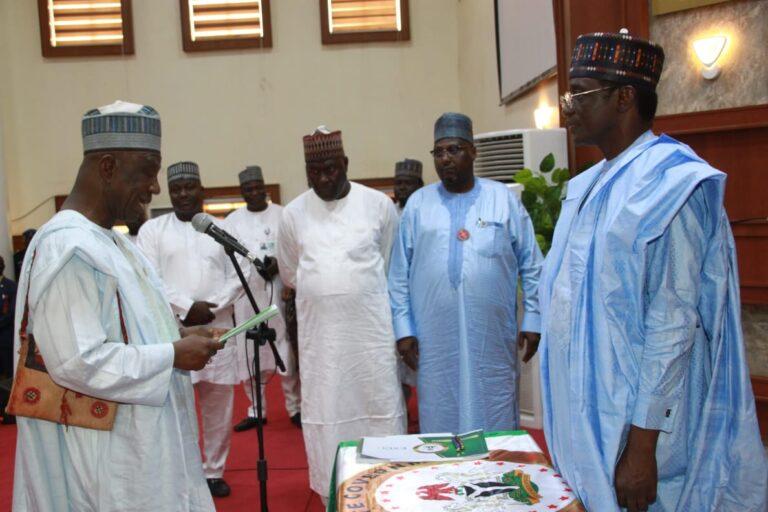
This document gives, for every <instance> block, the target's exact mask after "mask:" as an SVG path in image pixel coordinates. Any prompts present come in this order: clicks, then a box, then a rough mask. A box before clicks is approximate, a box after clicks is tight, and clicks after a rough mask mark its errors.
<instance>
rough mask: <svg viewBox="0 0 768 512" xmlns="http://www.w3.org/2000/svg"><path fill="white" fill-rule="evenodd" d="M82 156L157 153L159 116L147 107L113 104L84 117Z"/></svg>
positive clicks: (89, 112)
mask: <svg viewBox="0 0 768 512" xmlns="http://www.w3.org/2000/svg"><path fill="white" fill-rule="evenodd" d="M82 132H83V152H86V153H87V152H89V151H101V150H107V149H148V150H152V151H160V114H158V113H157V111H156V110H155V109H153V108H152V107H149V106H147V105H138V104H136V103H127V102H125V101H119V100H118V101H116V102H114V103H112V104H111V105H105V106H103V107H99V108H95V109H93V110H89V111H88V112H86V113H85V115H84V116H83V123H82Z"/></svg>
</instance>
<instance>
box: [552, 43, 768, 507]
mask: <svg viewBox="0 0 768 512" xmlns="http://www.w3.org/2000/svg"><path fill="white" fill-rule="evenodd" d="M663 61H664V52H663V50H662V49H661V47H659V46H656V45H654V44H652V43H649V42H648V41H644V40H641V39H637V38H634V37H631V36H629V35H628V34H626V33H621V34H608V33H598V34H589V35H583V36H580V37H579V38H578V39H577V41H576V45H575V47H574V52H573V58H572V62H571V69H570V87H571V91H569V92H568V93H566V94H565V95H564V96H563V98H562V99H561V105H562V108H563V114H564V116H565V118H566V123H567V126H568V129H569V131H570V132H571V134H572V135H573V138H574V140H575V142H576V144H579V145H596V146H598V147H599V148H600V150H601V151H602V153H603V155H604V156H605V159H604V160H602V161H601V162H599V163H597V164H596V165H595V166H593V167H592V168H590V169H588V170H586V171H584V172H583V173H581V174H580V175H578V176H576V177H575V178H573V179H572V180H571V181H570V183H569V187H568V195H567V197H566V199H565V201H564V203H563V207H562V212H561V215H560V219H559V220H558V223H557V227H556V229H555V234H554V240H553V243H552V248H551V250H550V252H549V254H548V256H547V261H546V263H545V265H544V270H543V271H542V276H541V286H540V289H539V296H540V301H541V311H542V347H541V379H542V398H543V402H544V430H545V434H546V438H547V444H548V446H549V450H550V453H551V455H552V459H553V462H554V463H555V466H556V467H557V468H558V470H559V471H560V472H561V474H562V475H563V477H564V478H565V479H566V481H567V482H568V483H569V484H570V486H571V487H572V488H573V489H574V491H575V492H576V494H577V495H578V496H579V498H580V499H581V500H582V502H583V503H584V505H585V506H586V508H587V509H588V510H599V511H601V512H614V511H618V510H620V509H627V510H629V511H630V512H634V511H644V510H649V511H654V512H662V511H663V512H672V511H681V512H683V511H696V512H705V511H706V512H710V511H717V512H748V511H749V512H763V511H765V510H766V486H767V485H768V470H766V458H765V451H764V448H763V446H762V443H761V441H760V434H759V430H758V426H757V418H756V415H755V399H754V396H753V394H752V389H751V386H750V380H749V371H748V369H747V366H746V362H745V355H744V343H743V340H742V332H741V322H740V311H739V308H740V302H739V280H738V275H737V268H736V254H735V250H734V242H733V237H732V235H731V230H730V226H729V223H728V218H727V216H726V213H725V209H724V208H723V196H724V189H725V175H724V174H723V173H721V172H719V171H717V170H715V169H713V168H712V167H711V166H709V165H708V164H707V163H706V162H705V161H703V160H702V159H701V158H700V157H699V156H697V155H696V153H694V152H693V151H692V150H691V148H689V147H688V146H686V145H684V144H681V143H680V142H678V141H676V140H674V139H672V138H670V137H667V136H665V135H662V136H660V137H657V136H656V135H654V134H653V132H651V131H650V128H651V125H652V122H653V118H654V115H655V111H656V103H657V98H656V93H655V87H656V84H657V82H658V80H659V76H660V75H661V69H662V64H663Z"/></svg>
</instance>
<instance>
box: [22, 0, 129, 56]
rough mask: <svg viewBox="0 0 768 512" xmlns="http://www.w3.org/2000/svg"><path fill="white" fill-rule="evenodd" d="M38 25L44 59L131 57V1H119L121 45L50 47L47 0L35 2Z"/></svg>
mask: <svg viewBox="0 0 768 512" xmlns="http://www.w3.org/2000/svg"><path fill="white" fill-rule="evenodd" d="M37 14H38V19H39V22H40V23H39V25H40V49H41V51H42V54H43V57H45V58H58V57H100V56H108V55H133V54H134V51H135V50H134V44H133V10H132V6H131V0H121V2H120V17H121V18H122V20H123V44H121V45H117V44H110V45H107V44H87V45H81V46H52V45H51V27H50V19H49V18H48V0H37Z"/></svg>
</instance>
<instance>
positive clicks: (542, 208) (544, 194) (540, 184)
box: [514, 153, 571, 254]
mask: <svg viewBox="0 0 768 512" xmlns="http://www.w3.org/2000/svg"><path fill="white" fill-rule="evenodd" d="M547 175H549V178H550V179H549V180H547V178H546V176H547ZM570 177H571V175H570V173H569V172H568V169H564V168H555V157H554V155H553V154H552V153H550V154H548V155H547V156H545V157H544V159H542V161H541V163H540V164H539V172H538V173H534V172H533V171H531V170H530V169H522V170H520V171H518V172H517V174H515V178H514V179H515V181H516V182H517V183H520V184H521V185H523V187H524V190H523V194H522V201H523V206H525V209H526V210H528V215H530V216H531V221H532V222H533V230H534V231H535V233H536V241H537V242H538V243H539V248H540V249H541V252H542V253H543V254H547V252H548V251H549V247H550V246H551V245H552V235H553V234H554V232H555V224H557V219H558V217H560V207H561V205H562V200H563V193H564V190H565V187H566V184H567V183H568V179H569V178H570Z"/></svg>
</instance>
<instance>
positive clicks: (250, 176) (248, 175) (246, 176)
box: [237, 165, 264, 185]
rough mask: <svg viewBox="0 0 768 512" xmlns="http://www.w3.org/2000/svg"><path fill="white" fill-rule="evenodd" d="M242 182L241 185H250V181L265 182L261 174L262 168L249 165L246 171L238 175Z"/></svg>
mask: <svg viewBox="0 0 768 512" xmlns="http://www.w3.org/2000/svg"><path fill="white" fill-rule="evenodd" d="M237 177H238V179H239V180H240V184H241V185H242V184H243V183H248V182H249V181H264V175H263V174H262V172H261V167H259V166H258V165H249V166H248V167H246V168H245V169H244V170H242V171H240V174H238V175H237Z"/></svg>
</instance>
